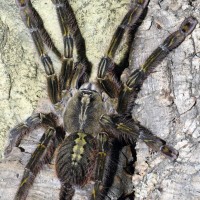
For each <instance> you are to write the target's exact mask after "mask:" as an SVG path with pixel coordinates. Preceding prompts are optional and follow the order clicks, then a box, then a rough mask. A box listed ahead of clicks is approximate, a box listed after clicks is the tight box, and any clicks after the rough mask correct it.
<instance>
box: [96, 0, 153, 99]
mask: <svg viewBox="0 0 200 200" xmlns="http://www.w3.org/2000/svg"><path fill="white" fill-rule="evenodd" d="M148 3H149V0H136V1H135V6H134V7H132V8H131V9H130V10H129V11H128V13H127V14H126V15H125V17H124V19H123V20H122V22H121V24H120V25H119V26H118V28H117V30H116V31H115V33H114V35H113V38H112V40H111V43H110V46H109V48H108V51H107V52H106V55H105V56H104V57H103V58H102V59H101V61H100V63H99V68H98V74H97V79H98V82H99V85H100V86H101V87H102V88H103V89H104V91H105V92H106V93H107V94H108V95H109V96H110V97H112V98H114V97H117V96H118V94H119V91H120V88H121V84H120V83H119V81H118V80H117V77H116V74H115V73H114V71H115V67H114V66H115V64H114V62H113V59H114V57H115V53H116V51H117V49H118V47H119V45H120V42H121V40H122V37H123V35H124V33H125V32H126V31H127V30H129V33H131V32H134V30H136V29H137V24H138V23H139V22H140V20H141V18H142V15H143V13H144V11H146V8H147V5H148ZM130 29H131V31H130ZM129 36H130V35H129ZM128 38H129V37H128ZM129 42H130V41H129ZM129 45H130V44H129ZM125 54H126V53H125Z"/></svg>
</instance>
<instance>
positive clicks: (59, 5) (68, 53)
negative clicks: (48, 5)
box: [52, 0, 74, 90]
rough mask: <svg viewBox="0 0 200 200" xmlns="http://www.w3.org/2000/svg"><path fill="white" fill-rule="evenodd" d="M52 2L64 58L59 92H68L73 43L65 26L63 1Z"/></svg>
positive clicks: (71, 68) (71, 70)
mask: <svg viewBox="0 0 200 200" xmlns="http://www.w3.org/2000/svg"><path fill="white" fill-rule="evenodd" d="M52 2H53V4H54V5H55V8H56V12H57V16H58V21H59V25H60V29H61V32H62V36H63V44H64V57H63V59H62V66H61V72H60V76H59V82H60V88H61V90H65V89H67V90H69V89H70V85H71V79H72V76H73V64H74V63H73V48H74V41H73V38H72V35H71V33H70V30H69V28H68V25H67V20H66V14H68V13H66V9H65V3H64V2H65V1H59V0H52Z"/></svg>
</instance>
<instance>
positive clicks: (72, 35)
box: [52, 0, 91, 89]
mask: <svg viewBox="0 0 200 200" xmlns="http://www.w3.org/2000/svg"><path fill="white" fill-rule="evenodd" d="M52 2H53V3H54V4H55V6H56V10H57V15H58V20H59V23H60V27H61V31H62V34H63V42H64V56H65V58H64V59H63V64H62V69H61V74H60V81H61V83H62V82H66V86H64V89H65V87H66V88H67V89H68V88H69V85H70V82H71V79H72V80H73V81H72V83H71V87H72V88H79V86H80V85H81V84H82V83H83V82H87V81H88V80H89V77H90V74H91V63H90V62H89V61H88V58H87V56H86V47H85V41H84V38H83V37H82V35H81V32H80V29H79V27H78V23H77V20H76V17H75V15H74V12H73V9H72V7H71V6H70V4H69V2H68V1H67V0H52ZM73 44H75V47H76V52H77V60H78V62H77V63H76V64H75V68H74V69H73V66H72V64H73V61H72V53H73ZM72 70H73V71H72ZM72 72H73V73H72ZM72 74H73V78H72V77H71V76H72ZM70 75H71V76H70ZM61 87H62V88H63V86H61Z"/></svg>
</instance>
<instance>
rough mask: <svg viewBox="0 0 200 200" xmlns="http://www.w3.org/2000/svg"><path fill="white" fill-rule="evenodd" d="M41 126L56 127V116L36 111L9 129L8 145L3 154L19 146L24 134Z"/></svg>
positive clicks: (6, 154)
mask: <svg viewBox="0 0 200 200" xmlns="http://www.w3.org/2000/svg"><path fill="white" fill-rule="evenodd" d="M41 126H44V127H56V116H54V114H53V113H49V114H43V113H36V114H33V115H32V116H30V117H29V118H28V119H26V121H25V122H23V123H20V124H18V125H17V126H15V127H14V128H13V129H12V130H11V131H10V134H9V139H8V145H7V147H6V148H5V151H4V156H5V157H6V156H8V155H9V154H10V153H11V151H12V149H13V147H17V146H19V145H20V142H21V140H22V139H23V137H24V136H25V135H26V134H28V133H29V132H31V131H32V130H34V129H35V128H38V127H41Z"/></svg>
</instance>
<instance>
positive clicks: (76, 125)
mask: <svg viewBox="0 0 200 200" xmlns="http://www.w3.org/2000/svg"><path fill="white" fill-rule="evenodd" d="M52 2H53V4H55V9H56V11H57V16H58V21H59V24H60V29H61V32H62V36H63V44H64V52H63V54H62V53H60V51H59V50H58V49H57V48H56V46H55V45H54V43H53V41H52V39H51V37H50V36H49V34H48V32H47V31H46V29H45V27H44V24H43V21H42V19H41V17H40V15H39V14H38V12H37V11H36V10H35V8H34V7H33V5H32V3H31V1H30V0H16V4H17V6H18V7H19V10H20V14H21V17H22V20H23V22H24V24H25V25H26V27H27V28H28V29H29V31H30V35H31V36H32V39H33V42H34V44H35V47H36V50H37V52H38V55H39V57H40V58H41V63H42V64H43V66H44V70H45V73H46V78H47V89H48V96H49V98H50V100H51V103H52V105H53V106H54V110H53V111H52V113H36V114H33V115H32V116H30V117H29V118H28V119H27V120H26V121H25V122H23V123H21V124H19V125H17V126H16V127H14V128H13V129H12V130H11V131H10V134H9V145H8V146H7V148H6V150H5V156H7V155H8V154H9V153H10V152H11V151H12V148H13V147H14V146H19V145H20V142H21V139H22V138H23V137H24V135H25V134H27V133H29V132H31V131H32V130H33V129H35V128H37V127H39V126H44V127H45V128H46V131H45V132H44V134H43V136H42V138H41V139H40V142H39V145H38V146H37V148H36V150H35V151H34V153H33V154H32V156H31V158H30V160H29V161H28V163H27V165H26V167H25V171H24V174H23V177H22V180H21V182H20V185H19V187H18V190H17V193H16V195H15V200H24V199H26V197H27V195H28V191H29V189H30V187H31V185H32V184H33V182H34V179H35V176H36V175H37V174H38V172H39V171H40V169H41V168H42V166H43V165H44V164H46V163H48V162H50V161H51V159H52V157H53V155H54V152H55V150H56V149H57V154H56V159H55V166H56V167H55V168H56V173H57V176H58V178H59V180H60V183H61V190H60V196H59V199H60V200H69V199H72V198H73V196H74V191H75V189H74V186H76V185H79V186H83V185H85V184H86V183H88V182H89V181H90V180H93V181H94V186H93V190H92V191H91V195H90V198H91V199H95V200H97V199H109V198H111V199H133V198H134V192H133V191H132V192H130V191H129V192H127V188H128V184H127V182H126V176H124V175H122V174H123V173H124V171H125V172H126V173H131V172H133V171H134V169H133V168H134V167H133V163H134V161H135V160H136V155H135V151H134V147H135V143H136V141H137V140H138V139H140V140H142V141H144V142H145V143H146V144H147V145H148V146H149V147H150V148H152V149H153V150H155V151H160V152H161V153H163V154H164V155H166V156H168V157H170V158H172V159H176V158H177V156H178V152H177V151H176V150H175V149H174V148H172V147H170V146H168V145H167V144H166V142H165V141H164V140H162V139H161V138H159V137H157V136H155V135H154V134H153V133H151V131H150V130H148V129H147V128H145V126H144V125H141V124H140V123H139V122H138V121H136V120H134V119H133V118H132V115H131V111H132V107H133V106H134V102H135V99H136V98H137V94H138V92H139V91H140V89H141V87H142V84H143V82H144V80H145V79H146V78H147V76H148V75H149V74H150V73H151V71H152V69H154V68H155V66H156V65H157V63H158V62H160V61H162V60H163V58H165V57H166V56H167V55H168V53H169V52H170V51H172V50H173V49H175V48H176V47H178V46H179V45H180V44H181V43H182V42H183V41H184V39H185V38H186V37H187V36H188V35H189V34H191V32H192V31H193V30H194V28H195V26H196V24H197V20H196V19H195V18H194V17H192V16H190V17H188V18H186V19H185V20H184V21H183V22H182V24H181V25H180V27H179V28H178V30H177V31H175V32H174V33H172V34H171V35H169V36H168V37H167V38H166V39H165V40H164V41H163V43H162V44H160V45H159V46H158V47H157V48H156V49H155V50H154V51H153V53H152V54H151V55H150V56H149V57H148V58H147V60H146V61H145V62H144V64H143V65H141V66H140V68H139V69H136V70H135V71H133V72H131V73H130V74H129V76H128V77H127V78H126V80H123V81H122V79H121V76H122V74H123V72H124V71H125V70H126V69H127V68H129V52H130V48H131V44H132V42H133V39H134V35H135V33H136V30H137V28H138V27H139V25H140V24H141V23H142V20H143V19H144V18H145V16H146V13H147V7H148V4H149V0H134V2H133V5H132V6H131V7H130V9H129V10H128V12H127V14H126V15H125V16H124V19H123V20H122V21H121V23H120V25H119V26H118V28H117V29H116V31H115V33H114V35H113V38H112V40H111V42H110V45H109V47H108V50H107V51H106V52H105V54H104V56H103V57H102V58H101V60H100V63H99V66H98V72H97V78H96V81H95V82H90V81H89V77H90V74H91V70H92V64H91V63H90V61H89V60H88V58H87V55H86V47H85V41H84V39H83V37H82V35H81V32H80V29H79V27H78V23H77V21H76V18H75V15H74V12H73V9H72V7H71V6H70V4H69V2H68V1H67V0H52ZM123 38H124V43H125V45H126V50H125V51H124V53H123V56H122V59H121V61H120V62H119V63H118V64H117V63H115V54H116V52H117V49H118V47H119V45H120V43H121V40H122V39H123ZM74 47H75V48H76V54H77V59H76V62H74V59H73V49H74ZM46 48H49V49H50V50H51V51H52V52H53V53H54V54H55V55H56V56H57V57H58V58H59V59H60V62H61V70H60V74H59V75H58V76H57V74H56V73H55V70H54V66H53V63H52V61H51V58H50V57H49V56H48V54H47V53H46ZM60 110H62V111H63V112H60ZM124 148H130V151H129V152H131V154H132V155H131V156H132V158H133V159H132V162H127V166H124V167H123V168H122V170H121V172H120V173H118V174H117V173H116V172H117V171H119V168H120V166H121V165H122V164H121V162H122V160H123V159H122V158H120V155H121V152H122V151H124ZM123 154H124V157H126V158H128V157H129V156H130V154H128V153H127V152H125V153H123ZM125 163H126V162H125ZM115 176H119V177H120V178H121V182H119V183H117V184H116V182H115ZM130 180H131V179H130ZM116 185H117V186H118V188H117V190H115V188H114V187H116ZM110 190H113V191H115V192H113V194H112V195H115V197H113V196H112V195H111V196H110V194H111V193H110ZM116 191H118V192H116ZM114 193H115V194H114Z"/></svg>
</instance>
